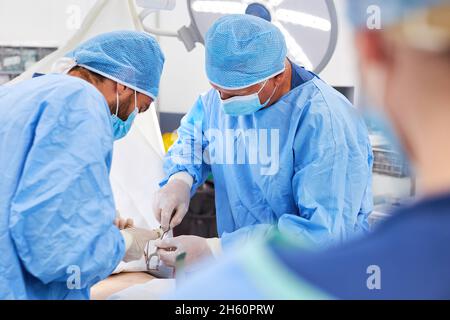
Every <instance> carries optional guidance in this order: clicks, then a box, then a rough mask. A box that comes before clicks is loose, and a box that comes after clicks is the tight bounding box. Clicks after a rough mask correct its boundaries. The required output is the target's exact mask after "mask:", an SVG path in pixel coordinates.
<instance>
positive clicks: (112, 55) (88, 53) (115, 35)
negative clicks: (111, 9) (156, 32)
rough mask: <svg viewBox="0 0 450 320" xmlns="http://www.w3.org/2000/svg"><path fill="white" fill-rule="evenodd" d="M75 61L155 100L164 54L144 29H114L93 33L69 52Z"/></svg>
mask: <svg viewBox="0 0 450 320" xmlns="http://www.w3.org/2000/svg"><path fill="white" fill-rule="evenodd" d="M66 57H69V58H72V59H74V60H75V62H76V64H77V65H79V66H81V67H84V68H86V69H88V70H90V71H92V72H95V73H98V74H100V75H102V76H104V77H106V78H108V79H111V80H114V81H116V82H118V83H120V84H123V85H124V86H127V87H129V88H131V89H133V90H136V91H138V92H140V93H143V94H145V95H147V96H150V97H151V98H153V99H156V97H157V96H158V92H159V82H160V79H161V73H162V69H163V66H164V54H163V53H162V51H161V48H160V46H159V44H158V43H157V42H156V40H155V38H153V37H152V36H150V35H149V34H147V33H144V32H136V31H115V32H109V33H104V34H101V35H99V36H96V37H94V38H92V39H90V40H88V41H86V42H84V43H82V44H81V45H79V46H78V47H77V48H76V49H75V50H73V51H71V52H69V53H68V54H67V55H66Z"/></svg>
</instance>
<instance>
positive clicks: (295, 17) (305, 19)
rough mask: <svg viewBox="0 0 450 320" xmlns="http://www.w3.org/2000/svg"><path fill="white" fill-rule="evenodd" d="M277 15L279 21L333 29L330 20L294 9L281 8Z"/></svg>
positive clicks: (328, 29)
mask: <svg viewBox="0 0 450 320" xmlns="http://www.w3.org/2000/svg"><path fill="white" fill-rule="evenodd" d="M275 15H276V17H277V19H278V20H279V21H282V22H289V23H294V24H299V25H302V26H305V27H310V28H314V29H319V30H323V31H330V30H331V23H330V21H329V20H326V19H322V18H319V17H316V16H313V15H311V14H307V13H304V12H296V11H293V10H286V9H279V10H276V12H275Z"/></svg>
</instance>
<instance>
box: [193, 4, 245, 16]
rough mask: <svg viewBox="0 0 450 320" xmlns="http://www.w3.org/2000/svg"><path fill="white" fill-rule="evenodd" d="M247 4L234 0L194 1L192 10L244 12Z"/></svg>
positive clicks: (225, 12)
mask: <svg viewBox="0 0 450 320" xmlns="http://www.w3.org/2000/svg"><path fill="white" fill-rule="evenodd" d="M246 7H247V5H245V4H244V3H239V2H233V1H194V2H193V3H192V10H194V11H196V12H205V13H220V14H239V13H241V14H242V13H244V12H245V8H246Z"/></svg>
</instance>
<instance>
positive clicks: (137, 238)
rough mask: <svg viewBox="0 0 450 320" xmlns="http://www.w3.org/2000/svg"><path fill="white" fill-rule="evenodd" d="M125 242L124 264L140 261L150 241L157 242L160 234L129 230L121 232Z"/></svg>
mask: <svg viewBox="0 0 450 320" xmlns="http://www.w3.org/2000/svg"><path fill="white" fill-rule="evenodd" d="M120 232H121V233H122V236H123V238H124V240H125V251H126V252H125V257H124V258H123V261H124V262H130V261H134V260H139V259H141V258H142V256H143V255H144V250H145V247H146V246H147V244H148V242H149V241H150V240H156V239H158V238H159V237H160V234H159V233H158V232H156V231H154V230H147V229H142V228H128V229H124V230H121V231H120Z"/></svg>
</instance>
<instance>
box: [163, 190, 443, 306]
mask: <svg viewBox="0 0 450 320" xmlns="http://www.w3.org/2000/svg"><path fill="white" fill-rule="evenodd" d="M392 215H393V217H392V218H390V219H389V220H387V221H386V222H384V223H382V224H381V225H379V226H378V227H377V228H376V229H375V230H374V231H373V232H372V233H371V234H369V235H367V236H366V237H364V238H361V239H357V240H356V239H353V240H351V241H349V242H347V243H345V244H343V245H342V246H339V247H337V248H336V247H333V248H330V249H327V250H325V251H318V252H317V251H305V250H303V249H300V248H298V247H296V246H294V245H292V243H290V241H285V240H281V241H280V239H279V238H280V237H279V236H276V237H273V238H272V239H270V240H268V241H266V242H259V241H257V242H254V243H252V244H251V245H248V246H247V247H246V248H243V249H241V250H238V251H237V252H233V254H228V255H227V256H226V257H224V259H222V260H221V261H217V262H215V265H214V266H212V267H211V266H210V268H209V269H208V270H206V271H204V272H202V274H201V275H197V276H195V277H194V278H192V279H191V280H189V281H187V282H186V283H185V285H184V286H183V287H182V288H180V290H179V291H178V292H177V293H176V294H175V295H174V296H172V298H175V299H194V300H196V299H213V300H215V299H229V300H236V299H238V300H241V299H242V300H248V299H351V300H354V299H363V300H366V299H367V300H369V299H370V300H376V299H402V300H404V299H408V300H409V299H413V300H416V299H445V300H448V299H450V272H449V270H450V253H449V250H448V243H450V232H449V230H450V194H449V193H447V194H443V195H439V196H436V197H432V198H427V199H422V200H421V201H419V202H417V203H414V204H411V205H409V206H407V207H404V208H401V209H399V210H397V211H396V212H394V213H393V214H392ZM211 284H213V285H211Z"/></svg>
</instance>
